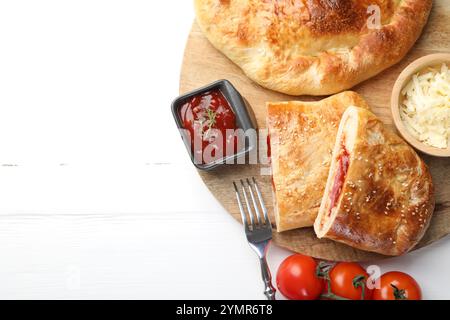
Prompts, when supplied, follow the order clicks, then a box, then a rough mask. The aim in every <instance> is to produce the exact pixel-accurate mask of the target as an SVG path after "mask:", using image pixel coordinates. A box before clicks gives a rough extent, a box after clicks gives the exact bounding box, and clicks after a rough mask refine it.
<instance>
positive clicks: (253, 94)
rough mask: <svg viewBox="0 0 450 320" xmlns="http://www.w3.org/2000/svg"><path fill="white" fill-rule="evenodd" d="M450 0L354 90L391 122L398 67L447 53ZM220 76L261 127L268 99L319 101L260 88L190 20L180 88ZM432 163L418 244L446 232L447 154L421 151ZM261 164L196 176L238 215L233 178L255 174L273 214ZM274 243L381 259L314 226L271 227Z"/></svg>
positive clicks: (334, 256)
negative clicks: (427, 217) (425, 221)
mask: <svg viewBox="0 0 450 320" xmlns="http://www.w3.org/2000/svg"><path fill="white" fill-rule="evenodd" d="M449 21H450V0H437V1H434V7H433V11H432V13H431V16H430V20H429V23H428V25H427V26H426V28H425V30H424V32H423V35H422V37H421V38H420V39H419V41H418V42H417V43H416V45H415V46H414V48H413V49H412V50H411V51H410V53H409V54H408V55H407V56H406V57H405V58H404V59H403V60H402V61H401V62H400V63H399V64H397V65H395V66H394V67H392V68H390V69H388V70H386V71H384V72H382V73H381V74H379V75H378V76H376V77H375V78H372V79H370V80H368V81H366V82H364V83H362V84H360V85H358V86H357V87H355V88H353V89H352V90H354V91H356V92H358V93H359V94H361V95H362V96H363V97H364V98H365V99H366V100H367V102H368V103H369V105H370V106H371V108H372V111H373V112H374V113H375V114H377V115H378V116H379V117H380V118H381V119H382V120H383V121H384V122H385V123H386V124H388V125H390V126H392V118H391V112H390V97H391V91H392V87H393V85H394V82H395V80H396V79H397V77H398V75H399V74H400V72H401V71H402V70H403V69H404V68H405V67H406V66H407V65H408V64H409V63H411V62H412V61H414V60H415V59H417V58H419V57H421V56H424V55H427V54H431V53H439V52H450V24H449ZM218 79H228V80H230V81H231V82H232V83H233V84H234V85H235V87H236V88H237V89H238V90H239V91H240V92H241V94H242V95H243V96H244V97H245V98H246V99H247V101H248V103H249V104H250V106H251V107H252V109H253V112H254V114H255V117H256V119H257V122H258V126H259V128H265V127H266V125H265V118H266V110H265V103H266V102H267V101H286V100H305V101H308V100H319V99H320V98H317V97H308V96H303V97H292V96H287V95H283V94H280V93H277V92H274V91H270V90H267V89H264V88H262V87H261V86H259V85H257V84H256V83H254V82H252V81H251V80H249V79H248V78H247V77H246V76H245V74H244V73H243V72H242V71H241V69H240V68H239V67H237V66H236V65H234V64H233V63H232V62H231V61H230V60H228V59H227V58H226V57H225V56H224V55H222V54H221V53H220V52H219V51H217V50H216V49H215V48H214V47H212V46H211V44H210V43H209V42H208V40H207V39H206V38H205V37H204V36H203V34H202V33H201V31H200V29H199V27H198V26H197V24H196V23H194V25H193V27H192V30H191V32H190V35H189V39H188V41H187V45H186V51H185V55H184V61H183V65H182V69H181V78H180V93H186V92H188V91H191V90H193V89H196V88H198V87H201V86H204V85H206V84H209V83H210V82H213V81H215V80H218ZM423 158H424V159H425V161H426V162H427V164H428V165H429V166H430V168H431V172H432V175H433V181H434V184H435V188H436V201H437V203H436V211H435V213H434V217H433V219H432V221H431V225H430V228H429V229H428V231H427V233H426V235H425V237H424V238H423V240H422V241H421V242H420V244H419V246H418V248H420V247H424V246H427V245H429V244H431V243H432V242H435V241H437V240H439V239H441V238H442V237H444V236H446V235H448V234H449V233H450V183H449V182H450V159H444V158H441V159H440V158H432V157H428V156H423ZM264 167H265V166H261V165H234V166H231V167H228V168H223V169H219V170H218V171H214V172H211V173H204V172H200V175H201V177H202V179H203V181H204V182H205V184H206V185H207V186H208V188H209V189H210V190H211V192H212V193H213V194H214V196H215V197H216V198H217V199H218V200H219V201H220V203H221V204H222V205H223V206H224V208H225V209H226V210H227V211H228V212H229V213H230V214H231V215H232V216H233V217H235V218H236V219H237V220H239V221H240V220H241V218H240V214H239V210H238V207H237V204H236V201H235V197H234V193H233V188H232V182H233V181H235V180H239V179H241V178H243V177H257V178H258V180H259V181H260V187H261V189H262V193H263V197H264V199H265V202H266V204H267V206H268V209H269V212H270V213H271V214H273V206H272V203H273V199H272V190H271V180H270V177H268V176H264V175H261V169H264ZM272 221H275V220H274V218H273V216H272ZM274 242H275V243H276V244H277V245H279V246H281V247H284V248H287V249H290V250H292V251H295V252H299V253H303V254H307V255H310V256H313V257H316V258H321V259H326V260H333V261H335V260H336V261H369V260H374V259H380V258H382V256H380V255H378V254H373V253H368V252H364V251H360V250H356V249H353V248H351V247H348V246H346V245H343V244H340V243H337V242H334V241H330V240H319V239H317V238H316V236H315V234H314V230H313V229H312V228H306V229H298V230H293V231H288V232H283V233H277V232H274Z"/></svg>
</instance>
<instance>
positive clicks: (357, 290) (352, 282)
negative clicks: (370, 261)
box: [330, 262, 372, 300]
mask: <svg viewBox="0 0 450 320" xmlns="http://www.w3.org/2000/svg"><path fill="white" fill-rule="evenodd" d="M368 279H369V275H368V274H367V272H366V270H364V269H363V268H362V267H361V266H360V265H359V264H357V263H347V262H341V263H338V264H337V265H336V266H335V267H334V268H333V269H332V270H331V271H330V280H331V292H332V293H333V294H334V295H336V296H338V297H342V298H345V299H350V300H362V298H363V295H362V293H363V287H364V300H370V299H371V298H372V290H370V289H369V288H368V287H367V280H368Z"/></svg>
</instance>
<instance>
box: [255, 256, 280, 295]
mask: <svg viewBox="0 0 450 320" xmlns="http://www.w3.org/2000/svg"><path fill="white" fill-rule="evenodd" d="M259 262H260V263H261V274H262V278H263V280H264V286H265V289H264V294H265V296H266V297H267V300H276V299H275V293H276V292H277V290H275V288H274V287H273V285H272V275H271V274H270V269H269V265H268V264H267V260H266V257H262V258H260V259H259Z"/></svg>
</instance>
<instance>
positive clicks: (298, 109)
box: [267, 91, 368, 232]
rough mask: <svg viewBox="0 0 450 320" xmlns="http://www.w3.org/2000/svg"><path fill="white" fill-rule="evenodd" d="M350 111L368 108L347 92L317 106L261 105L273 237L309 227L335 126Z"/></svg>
mask: <svg viewBox="0 0 450 320" xmlns="http://www.w3.org/2000/svg"><path fill="white" fill-rule="evenodd" d="M351 105H354V106H359V107H362V108H368V105H367V103H366V102H365V101H364V99H363V98H361V96H359V95H358V94H357V93H355V92H350V91H348V92H343V93H341V94H337V95H335V96H332V97H330V98H327V99H324V100H322V101H319V102H297V101H293V102H272V103H270V102H269V103H268V104H267V109H268V115H267V126H268V130H269V134H270V144H271V153H272V157H271V158H272V172H273V182H274V191H275V199H276V202H275V211H276V220H277V229H278V231H279V232H282V231H286V230H291V229H297V228H301V227H309V226H312V225H313V224H314V220H315V218H316V216H317V213H318V211H319V207H320V202H321V199H322V196H323V192H324V189H325V184H326V181H327V177H328V171H329V166H330V162H331V151H332V149H333V146H334V142H335V139H336V134H337V130H338V127H339V122H340V120H341V116H342V114H343V113H344V111H345V109H347V107H349V106H351Z"/></svg>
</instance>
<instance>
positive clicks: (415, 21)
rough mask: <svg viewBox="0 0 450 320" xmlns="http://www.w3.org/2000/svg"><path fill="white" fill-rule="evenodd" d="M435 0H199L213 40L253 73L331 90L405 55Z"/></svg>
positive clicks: (266, 82)
mask: <svg viewBox="0 0 450 320" xmlns="http://www.w3.org/2000/svg"><path fill="white" fill-rule="evenodd" d="M431 6H432V0H195V8H196V14H197V22H198V24H199V25H200V28H201V29H202V30H203V33H204V34H205V35H206V37H207V38H208V39H209V40H210V42H211V43H212V44H213V45H214V46H215V47H216V48H217V49H219V50H220V51H222V52H223V53H224V54H225V55H226V56H227V57H228V58H230V59H231V60H232V61H233V62H234V63H236V64H237V65H238V66H240V67H241V68H242V69H243V71H244V72H245V73H246V74H247V76H248V77H249V78H251V79H252V80H254V81H255V82H257V83H259V84H260V85H262V86H264V87H266V88H269V89H272V90H275V91H279V92H283V93H287V94H291V95H303V94H309V95H328V94H333V93H337V92H340V91H342V90H345V89H348V88H351V87H353V86H354V85H356V84H358V83H359V82H361V81H363V80H366V79H368V78H370V77H372V76H374V75H376V74H377V73H379V72H381V71H382V70H384V69H386V68H388V67H390V66H392V65H393V64H395V63H397V62H398V61H400V60H401V59H402V58H403V57H404V56H405V54H406V53H407V52H408V50H409V49H410V48H411V47H412V46H413V44H414V43H415V41H416V40H417V38H418V37H419V35H420V33H421V32H422V29H423V27H424V25H425V24H426V21H427V19H428V15H429V13H430V10H431Z"/></svg>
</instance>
